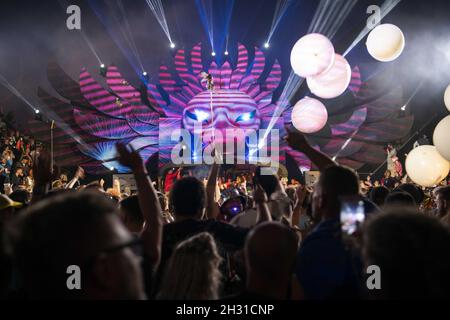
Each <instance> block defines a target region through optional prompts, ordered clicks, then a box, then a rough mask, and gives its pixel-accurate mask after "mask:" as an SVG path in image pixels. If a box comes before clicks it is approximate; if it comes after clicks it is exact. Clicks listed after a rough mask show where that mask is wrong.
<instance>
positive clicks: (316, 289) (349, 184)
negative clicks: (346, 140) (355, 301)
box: [296, 165, 360, 299]
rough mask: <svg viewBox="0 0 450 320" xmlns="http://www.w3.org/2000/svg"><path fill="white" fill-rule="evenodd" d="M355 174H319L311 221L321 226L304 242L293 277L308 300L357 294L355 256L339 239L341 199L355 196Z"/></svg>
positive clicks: (334, 169)
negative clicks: (312, 219)
mask: <svg viewBox="0 0 450 320" xmlns="http://www.w3.org/2000/svg"><path fill="white" fill-rule="evenodd" d="M358 195H359V179H358V176H357V175H356V173H355V172H354V170H352V169H349V168H346V167H343V166H336V165H335V166H330V167H327V168H326V169H324V170H323V171H322V172H321V175H320V177H319V181H318V182H317V184H316V185H315V189H314V193H313V198H312V214H313V218H314V219H315V220H317V221H320V223H319V224H318V225H317V226H316V227H315V229H314V230H313V231H312V232H311V233H310V234H309V235H308V236H307V237H306V238H305V240H304V241H303V242H302V244H301V246H300V250H299V252H298V256H297V258H298V259H297V267H296V273H297V277H298V279H299V280H300V285H301V286H302V288H303V289H304V292H305V297H306V298H307V299H329V298H334V297H337V298H355V297H357V296H358V294H359V292H358V291H359V288H358V286H359V279H358V277H357V275H358V274H359V270H358V265H359V262H360V261H359V259H358V256H356V257H354V256H353V254H352V251H350V250H349V249H348V248H347V247H346V246H345V245H344V243H343V241H342V239H341V225H340V208H341V203H340V197H342V196H358Z"/></svg>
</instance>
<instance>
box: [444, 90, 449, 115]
mask: <svg viewBox="0 0 450 320" xmlns="http://www.w3.org/2000/svg"><path fill="white" fill-rule="evenodd" d="M444 102H445V106H446V107H447V109H448V111H450V85H449V86H448V87H447V89H445V93H444Z"/></svg>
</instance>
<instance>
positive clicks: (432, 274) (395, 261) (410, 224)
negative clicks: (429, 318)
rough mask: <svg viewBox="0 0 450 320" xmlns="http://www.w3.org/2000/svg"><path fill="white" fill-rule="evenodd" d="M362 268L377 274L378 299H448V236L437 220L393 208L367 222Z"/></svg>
mask: <svg viewBox="0 0 450 320" xmlns="http://www.w3.org/2000/svg"><path fill="white" fill-rule="evenodd" d="M364 239H365V241H364V250H363V252H364V253H365V264H366V265H367V266H369V265H377V266H378V267H379V268H380V271H381V277H380V278H381V289H380V290H370V293H371V294H372V295H373V296H374V297H376V298H381V299H424V298H427V299H448V297H449V296H450V273H449V270H450V255H449V254H448V253H449V252H450V233H449V230H448V229H447V228H445V227H444V226H443V225H442V224H441V223H440V222H439V220H438V219H436V218H434V217H429V216H426V215H423V214H420V213H419V212H418V211H415V210H413V209H402V208H396V209H395V210H394V211H389V212H386V213H385V214H381V215H378V216H377V217H375V218H374V219H373V220H371V221H370V222H369V224H368V225H367V227H366V230H365V235H364Z"/></svg>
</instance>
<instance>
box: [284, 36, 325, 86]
mask: <svg viewBox="0 0 450 320" xmlns="http://www.w3.org/2000/svg"><path fill="white" fill-rule="evenodd" d="M333 62H334V47H333V44H332V43H331V41H330V40H328V38H327V37H325V36H324V35H321V34H319V33H310V34H307V35H306V36H304V37H302V38H300V40H298V41H297V42H296V43H295V45H294V47H293V48H292V51H291V66H292V69H293V70H294V72H295V74H297V75H298V76H300V77H304V78H306V77H311V76H315V75H318V74H319V73H322V72H324V71H325V70H327V69H328V68H329V67H330V66H331V65H332V64H333Z"/></svg>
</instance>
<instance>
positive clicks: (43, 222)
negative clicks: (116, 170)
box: [16, 191, 145, 299]
mask: <svg viewBox="0 0 450 320" xmlns="http://www.w3.org/2000/svg"><path fill="white" fill-rule="evenodd" d="M134 244H136V241H135V238H134V237H132V235H131V234H130V233H129V232H128V231H127V230H126V228H125V227H124V226H123V224H122V223H121V221H120V219H119V215H118V210H117V206H116V205H115V203H114V202H113V201H111V200H110V199H108V198H106V197H105V196H103V195H101V194H99V193H97V192H92V191H91V192H89V191H82V192H78V193H67V194H62V195H58V196H55V197H52V198H49V199H47V200H42V201H40V202H39V203H36V204H34V205H33V206H32V207H30V208H29V211H28V212H27V214H26V215H25V216H24V218H23V221H21V223H20V228H19V234H18V240H17V244H16V263H17V266H18V268H19V271H20V275H21V279H22V280H23V289H24V292H25V294H26V296H27V297H28V298H31V299H142V298H144V297H145V294H144V290H143V279H142V274H141V268H140V265H139V262H138V259H137V258H136V256H135V255H134V253H133V252H132V250H131V247H132V246H133V245H134ZM71 265H76V266H79V268H80V269H81V278H80V279H81V289H80V290H69V289H68V287H67V284H66V282H67V279H68V277H69V276H70V274H68V273H67V268H68V267H69V266H71Z"/></svg>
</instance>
